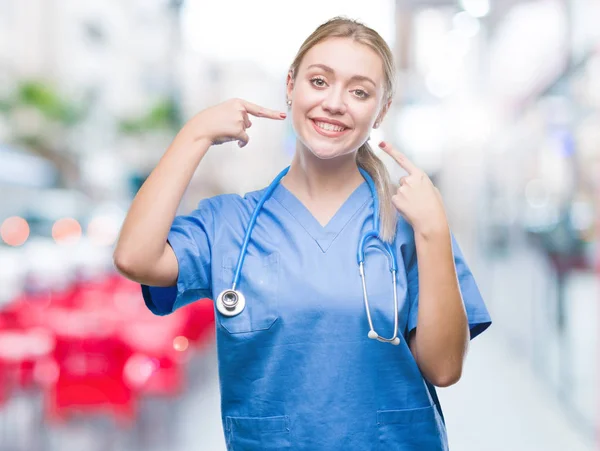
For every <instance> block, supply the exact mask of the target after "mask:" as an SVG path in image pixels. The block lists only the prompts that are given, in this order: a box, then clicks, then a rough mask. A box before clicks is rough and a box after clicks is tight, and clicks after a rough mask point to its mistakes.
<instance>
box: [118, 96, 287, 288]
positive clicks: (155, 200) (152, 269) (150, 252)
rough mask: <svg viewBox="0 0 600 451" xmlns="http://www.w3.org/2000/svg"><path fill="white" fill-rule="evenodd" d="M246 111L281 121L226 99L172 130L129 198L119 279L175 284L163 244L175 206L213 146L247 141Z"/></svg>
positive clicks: (279, 115) (172, 259)
mask: <svg viewBox="0 0 600 451" xmlns="http://www.w3.org/2000/svg"><path fill="white" fill-rule="evenodd" d="M248 115H253V116H257V117H265V118H270V119H276V120H282V119H285V117H286V114H285V113H283V112H279V111H274V110H270V109H267V108H263V107H261V106H258V105H255V104H253V103H250V102H246V101H244V100H241V99H231V100H228V101H226V102H223V103H221V104H219V105H216V106H214V107H211V108H208V109H206V110H204V111H201V112H200V113H198V114H197V115H196V116H194V117H193V118H192V119H191V120H190V121H189V122H188V123H187V124H186V125H184V127H183V128H182V129H181V130H180V132H179V133H178V134H177V136H176V137H175V139H174V140H173V143H172V144H171V146H170V147H169V148H168V149H167V151H166V152H165V154H164V155H163V157H162V158H161V160H160V161H159V163H158V165H157V166H156V168H154V170H153V171H152V173H151V174H150V176H149V177H148V180H146V181H145V182H144V184H143V185H142V187H141V188H140V190H139V192H138V193H137V195H136V196H135V199H134V200H133V203H132V205H131V207H130V208H129V211H128V213H127V216H126V218H125V221H124V223H123V227H122V229H121V233H120V236H119V239H118V241H117V246H116V248H115V251H114V254H113V260H114V264H115V267H116V268H117V269H118V270H119V272H121V273H122V274H123V275H124V276H125V277H127V278H129V279H132V280H134V281H136V282H139V283H141V284H144V285H151V286H155V287H168V286H172V285H175V284H176V283H177V278H178V275H179V264H178V262H177V258H176V256H175V253H174V252H173V249H172V248H171V246H169V245H168V243H167V237H168V235H169V230H170V228H171V225H172V224H173V220H174V219H175V215H176V212H177V207H178V206H179V204H180V203H181V198H182V197H183V194H184V192H185V190H186V188H187V186H188V184H189V183H190V181H191V179H192V176H193V175H194V172H195V171H196V168H197V167H198V165H199V164H200V162H201V161H202V159H203V158H204V155H206V152H207V151H208V149H209V147H210V146H211V145H213V144H222V143H225V142H228V141H234V140H237V141H238V142H239V145H240V147H243V146H245V145H246V144H247V143H248V140H249V136H248V134H247V133H246V129H247V128H249V127H250V126H251V125H252V122H251V121H250V119H249V117H248Z"/></svg>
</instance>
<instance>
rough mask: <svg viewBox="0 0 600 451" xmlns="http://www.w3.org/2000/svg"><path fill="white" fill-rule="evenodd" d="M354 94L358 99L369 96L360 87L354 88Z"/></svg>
mask: <svg viewBox="0 0 600 451" xmlns="http://www.w3.org/2000/svg"><path fill="white" fill-rule="evenodd" d="M354 94H355V95H356V97H358V98H359V99H366V98H368V97H369V93H368V92H366V91H363V90H362V89H355V90H354Z"/></svg>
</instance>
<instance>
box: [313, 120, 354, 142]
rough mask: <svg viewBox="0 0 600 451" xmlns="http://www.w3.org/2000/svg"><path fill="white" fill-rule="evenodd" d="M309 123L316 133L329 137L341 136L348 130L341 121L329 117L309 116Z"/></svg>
mask: <svg viewBox="0 0 600 451" xmlns="http://www.w3.org/2000/svg"><path fill="white" fill-rule="evenodd" d="M311 123H312V124H313V127H314V128H315V130H316V131H317V133H319V134H320V135H323V136H327V137H330V138H336V137H338V136H342V135H343V134H345V133H346V132H348V131H349V130H350V128H349V127H348V126H346V124H344V123H343V122H340V121H335V120H331V119H324V118H311Z"/></svg>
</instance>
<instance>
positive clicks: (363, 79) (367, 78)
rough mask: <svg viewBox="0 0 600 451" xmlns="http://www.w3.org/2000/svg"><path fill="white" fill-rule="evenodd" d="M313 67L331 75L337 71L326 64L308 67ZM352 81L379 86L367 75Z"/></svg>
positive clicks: (354, 77) (352, 78) (354, 78)
mask: <svg viewBox="0 0 600 451" xmlns="http://www.w3.org/2000/svg"><path fill="white" fill-rule="evenodd" d="M311 67H316V68H319V69H322V70H324V71H325V72H329V73H331V74H333V73H335V71H334V70H333V69H332V68H331V67H329V66H326V65H325V64H311V65H310V66H308V67H307V69H310V68H311ZM350 80H358V81H368V82H369V83H371V84H372V85H373V86H377V84H376V83H375V82H374V81H373V80H372V79H370V78H369V77H367V76H365V75H354V76H352V77H351V78H350Z"/></svg>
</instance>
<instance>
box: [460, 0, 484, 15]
mask: <svg viewBox="0 0 600 451" xmlns="http://www.w3.org/2000/svg"><path fill="white" fill-rule="evenodd" d="M460 5H461V6H462V8H463V9H464V10H465V11H466V12H468V13H469V14H470V15H471V16H473V17H484V16H487V15H488V13H489V12H490V2H489V0H460Z"/></svg>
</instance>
